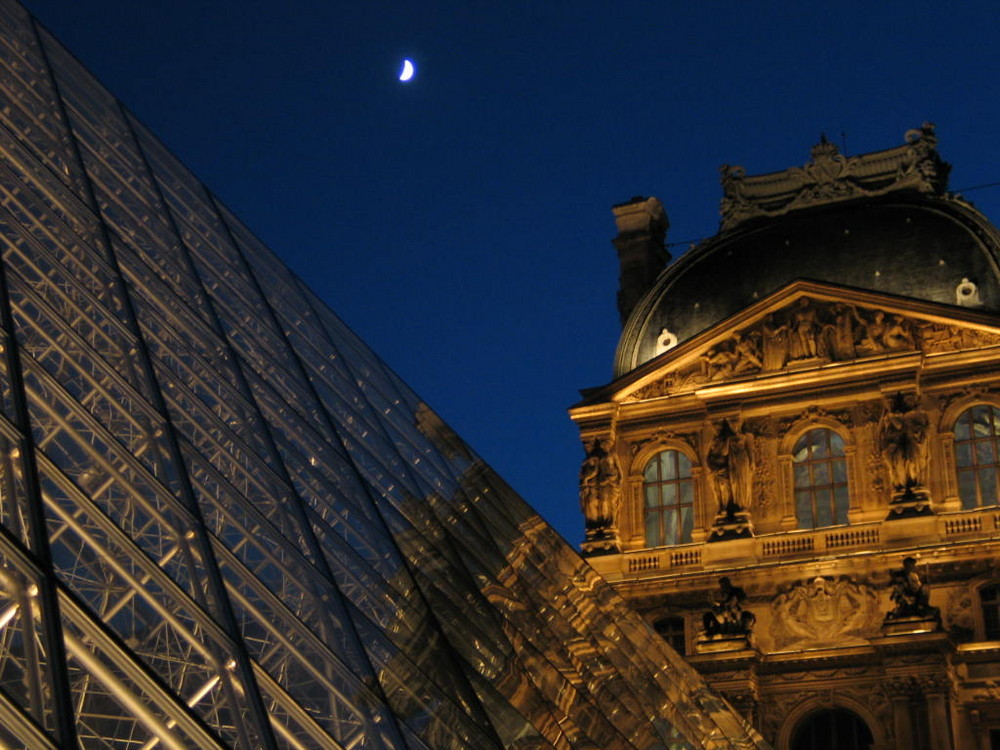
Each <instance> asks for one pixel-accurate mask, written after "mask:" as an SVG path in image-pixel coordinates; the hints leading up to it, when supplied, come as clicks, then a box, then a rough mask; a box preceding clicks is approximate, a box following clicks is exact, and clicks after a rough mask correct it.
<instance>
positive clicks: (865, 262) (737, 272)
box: [615, 191, 1000, 376]
mask: <svg viewBox="0 0 1000 750" xmlns="http://www.w3.org/2000/svg"><path fill="white" fill-rule="evenodd" d="M998 258H1000V235H998V233H997V230H996V229H995V228H994V227H993V226H992V225H991V224H990V223H989V222H988V221H987V220H986V218H985V217H984V216H983V215H982V214H980V213H979V212H978V211H976V210H975V209H974V208H972V206H971V205H969V204H968V203H966V202H965V201H963V200H961V199H959V198H955V197H950V196H933V195H926V194H922V193H919V192H916V191H913V192H909V191H900V192H895V193H892V194H891V195H886V196H883V197H880V198H869V199H858V200H849V201H843V202H838V203H832V204H827V205H822V206H818V207H815V208H808V209H801V210H796V211H791V212H789V213H787V214H785V215H783V216H779V217H774V218H757V219H751V220H748V221H745V222H742V223H740V224H738V225H737V226H736V227H735V228H733V229H731V230H729V231H724V232H722V233H720V234H718V235H716V236H714V237H712V238H711V239H709V240H707V241H705V242H703V243H701V244H700V245H698V246H697V247H695V248H693V249H692V250H690V251H689V252H687V253H686V254H685V255H683V256H682V257H681V258H679V259H678V260H677V261H676V262H675V263H673V264H672V265H670V266H669V267H667V268H666V269H665V270H664V271H663V273H662V274H661V275H660V276H659V278H658V279H657V280H656V283H655V284H654V285H653V287H652V288H651V289H650V290H649V292H647V293H646V295H645V296H644V297H643V298H642V300H641V301H640V302H639V303H638V304H637V305H636V307H635V309H634V310H633V311H632V313H631V315H630V317H629V319H628V321H627V322H626V324H625V328H624V330H623V332H622V337H621V341H620V343H619V346H618V354H617V357H616V362H615V375H616V376H619V375H622V374H624V373H626V372H628V371H630V370H632V369H634V368H635V367H637V366H638V365H640V364H642V363H643V362H645V361H647V360H649V359H652V358H653V357H654V356H656V355H657V354H659V353H660V351H662V347H661V348H660V349H658V348H657V339H658V338H659V337H660V334H661V332H662V331H663V329H668V330H669V331H670V332H671V333H673V334H674V335H675V336H676V338H677V341H678V342H682V341H684V340H686V339H688V338H690V337H691V336H693V335H695V334H697V333H699V332H700V331H702V330H704V329H706V328H708V327H709V326H711V325H714V324H715V323H718V322H719V321H720V320H723V319H724V318H726V317H728V316H730V315H732V314H734V313H736V312H738V311H739V310H741V309H742V308H744V307H746V306H747V305H749V304H751V303H753V302H754V301H756V300H758V299H760V298H762V297H765V296H766V295H768V294H770V293H772V292H774V291H776V290H777V289H779V288H781V287H783V286H785V285H786V284H788V283H789V282H791V281H794V280H795V279H812V280H816V281H825V282H831V283H835V284H840V285H844V286H852V287H858V288H862V289H870V290H873V291H878V292H884V293H890V294H895V295H899V296H903V297H912V298H917V299H923V300H930V301H933V302H943V303H947V304H953V305H955V304H958V297H957V295H956V290H957V289H958V287H959V285H961V284H962V283H963V280H968V281H971V282H972V283H973V284H975V285H976V287H977V288H978V289H977V291H978V300H979V304H974V305H973V306H975V307H978V308H980V309H985V310H991V311H998V310H1000V267H998ZM964 291H966V292H968V291H969V290H968V289H966V290H964ZM974 302H975V295H974V294H973V295H967V296H966V298H965V300H964V302H963V304H965V305H967V306H969V305H970V304H972V303H974Z"/></svg>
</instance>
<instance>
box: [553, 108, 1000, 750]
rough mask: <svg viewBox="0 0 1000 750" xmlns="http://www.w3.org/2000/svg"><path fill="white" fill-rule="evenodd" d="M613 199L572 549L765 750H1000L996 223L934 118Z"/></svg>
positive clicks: (582, 414) (579, 415) (584, 408)
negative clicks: (665, 191)
mask: <svg viewBox="0 0 1000 750" xmlns="http://www.w3.org/2000/svg"><path fill="white" fill-rule="evenodd" d="M901 141H902V143H901V145H897V146H894V147H892V148H889V149H887V150H884V151H878V152H874V153H869V154H862V155H858V156H850V157H847V156H845V155H842V154H840V153H839V152H838V149H837V148H836V147H835V146H834V145H833V144H831V143H829V142H827V141H826V139H825V138H824V139H822V140H821V142H820V143H818V144H817V145H816V146H815V147H814V148H813V150H812V154H811V158H809V159H808V160H806V159H804V161H805V163H804V165H803V166H794V167H792V168H789V169H787V170H784V171H780V172H775V173H770V174H760V175H751V174H748V173H747V172H746V171H745V170H744V169H742V168H741V167H733V166H725V167H723V168H722V195H723V198H722V212H721V213H722V223H721V227H720V231H719V232H718V233H717V234H716V235H715V236H713V237H711V238H709V239H707V240H704V241H702V242H700V243H698V244H697V246H695V247H693V248H691V249H690V250H688V251H687V252H686V253H685V254H684V255H683V256H681V257H680V258H678V259H676V260H674V261H673V262H671V259H670V257H669V255H668V252H667V249H666V245H665V235H666V231H667V228H668V221H667V216H666V213H665V211H664V208H663V206H662V205H661V204H660V202H659V201H658V200H657V199H655V198H635V199H632V200H631V201H629V202H627V203H624V204H621V205H618V206H615V207H614V218H615V221H616V223H617V228H618V234H617V237H616V238H615V239H614V245H615V247H616V248H617V252H618V256H619V259H620V262H621V276H620V291H619V299H618V302H619V311H620V314H621V318H622V324H623V330H622V334H621V338H620V341H619V345H618V350H617V354H616V355H615V356H616V359H615V379H614V380H613V381H612V382H611V383H609V384H607V385H604V386H600V387H596V388H591V389H588V390H586V391H584V392H583V400H582V401H580V402H579V403H578V404H577V405H576V406H574V407H573V408H572V409H571V412H570V413H571V416H572V418H573V419H574V420H575V422H576V423H577V425H578V426H579V429H580V434H581V438H582V441H583V445H584V449H585V452H586V453H585V455H586V458H585V460H584V463H583V466H582V467H581V470H580V501H581V508H582V512H583V515H584V517H585V520H586V536H585V539H584V541H583V552H584V554H585V555H586V556H587V557H588V559H589V561H590V562H591V563H592V565H593V566H594V568H595V569H596V570H598V571H599V572H600V573H601V574H602V575H603V576H604V578H605V579H606V580H607V581H609V582H610V583H611V585H612V586H613V587H614V588H615V589H616V590H617V592H618V593H619V594H621V595H622V596H623V597H624V598H625V599H626V600H627V601H628V603H629V604H630V605H631V606H632V607H633V609H635V610H636V611H637V612H639V613H640V614H641V616H642V617H643V618H644V619H645V620H646V622H647V623H648V624H649V625H650V626H652V627H653V628H654V629H655V630H657V631H658V632H659V633H660V635H661V636H662V637H663V638H664V640H666V641H668V642H669V643H670V644H671V645H672V646H673V647H674V648H675V649H676V650H677V652H678V653H680V654H682V655H684V656H685V658H686V659H687V661H688V663H689V664H691V665H692V666H694V667H695V668H696V669H697V670H698V671H699V672H700V673H701V674H702V676H703V677H704V678H705V679H706V680H707V681H708V683H709V684H710V685H711V686H712V687H713V688H714V689H715V690H717V691H718V693H719V694H720V695H722V696H724V697H726V698H727V699H728V701H729V702H730V703H731V704H732V705H733V706H735V707H736V709H737V710H738V711H739V712H740V713H741V714H742V716H743V717H744V718H745V719H746V720H747V721H748V722H749V723H750V724H751V725H752V726H753V727H754V728H755V729H757V730H758V731H759V732H760V734H761V735H762V737H763V738H764V740H765V741H766V742H768V743H769V744H771V745H772V746H773V747H775V748H777V749H778V750H819V749H821V748H823V749H826V748H829V749H830V750H834V749H836V750H861V749H868V750H889V749H890V748H892V749H898V750H911V749H916V750H951V749H955V750H996V749H997V748H1000V560H998V552H1000V505H998V503H1000V496H998V487H1000V484H998V482H1000V478H998V474H1000V233H998V232H997V229H996V228H995V227H993V226H992V225H991V224H990V223H989V222H988V221H987V220H986V218H985V217H984V216H983V215H982V214H980V213H979V212H977V211H976V209H975V208H974V207H973V206H972V205H971V204H970V203H968V202H966V201H965V200H963V199H962V198H961V197H959V196H956V195H952V194H950V193H949V192H948V188H947V185H948V173H949V170H950V167H949V165H948V164H947V163H946V162H945V161H943V159H942V158H941V157H940V156H939V155H938V150H937V137H936V133H935V130H934V127H933V126H932V125H930V124H925V125H923V126H922V127H919V128H916V129H914V130H911V131H908V132H907V133H905V135H904V137H903V138H902V139H901Z"/></svg>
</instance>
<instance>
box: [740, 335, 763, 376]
mask: <svg viewBox="0 0 1000 750" xmlns="http://www.w3.org/2000/svg"><path fill="white" fill-rule="evenodd" d="M733 341H734V344H733V353H734V354H735V355H736V366H735V367H734V368H733V369H734V370H735V372H736V373H737V374H740V373H744V372H754V371H755V370H759V369H760V368H761V367H763V366H764V363H763V362H762V361H761V359H760V355H759V354H758V352H757V344H756V341H755V340H754V338H753V334H751V335H749V336H742V335H740V334H738V333H734V334H733Z"/></svg>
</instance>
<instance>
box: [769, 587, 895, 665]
mask: <svg viewBox="0 0 1000 750" xmlns="http://www.w3.org/2000/svg"><path fill="white" fill-rule="evenodd" d="M771 609H772V612H773V613H774V616H773V617H772V619H771V637H772V638H773V639H774V643H775V647H776V648H778V649H781V650H784V649H789V648H805V647H818V646H822V645H833V644H836V645H846V644H852V643H854V644H860V643H864V642H865V641H866V639H868V638H870V637H872V636H874V635H877V634H878V632H879V625H880V624H881V613H880V612H879V604H878V594H877V593H876V592H875V591H874V589H872V587H871V586H867V585H865V584H862V583H856V582H854V581H851V580H849V579H846V578H841V579H839V580H834V579H831V578H826V577H823V576H818V577H816V578H814V579H812V580H810V581H805V582H801V583H797V584H795V585H794V586H792V587H791V588H790V589H788V590H787V591H784V592H782V593H780V594H778V596H776V597H775V598H774V600H773V601H772V602H771Z"/></svg>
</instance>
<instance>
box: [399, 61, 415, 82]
mask: <svg viewBox="0 0 1000 750" xmlns="http://www.w3.org/2000/svg"><path fill="white" fill-rule="evenodd" d="M413 73H414V68H413V63H412V62H410V61H409V60H403V70H402V72H400V74H399V80H401V81H409V80H410V79H411V78H413Z"/></svg>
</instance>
